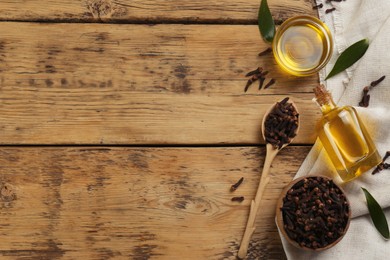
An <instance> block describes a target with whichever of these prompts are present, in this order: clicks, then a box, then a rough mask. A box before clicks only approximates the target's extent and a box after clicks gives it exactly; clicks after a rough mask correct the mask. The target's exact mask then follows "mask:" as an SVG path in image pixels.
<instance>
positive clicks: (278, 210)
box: [276, 175, 351, 251]
mask: <svg viewBox="0 0 390 260" xmlns="http://www.w3.org/2000/svg"><path fill="white" fill-rule="evenodd" d="M317 177H320V178H323V179H324V180H325V181H326V180H330V181H332V179H330V178H328V177H325V176H322V175H311V176H304V177H301V178H298V179H296V180H293V181H292V182H290V183H289V184H288V185H287V186H286V187H285V188H284V189H283V191H282V193H281V194H280V197H279V199H278V202H277V206H276V222H277V225H278V227H279V229H280V231H281V233H282V234H283V236H284V238H285V239H286V240H287V241H288V242H289V243H290V244H292V245H293V246H295V247H297V248H300V249H304V250H308V251H323V250H326V249H329V248H331V247H333V246H334V245H336V244H337V243H338V242H340V240H341V239H342V238H343V237H344V235H345V234H346V232H347V230H348V228H349V223H350V220H351V207H350V203H349V201H348V198H347V197H346V195H345V192H344V191H343V190H342V189H341V188H340V187H339V186H338V185H336V184H335V183H334V182H333V181H332V182H333V184H334V188H338V189H339V190H340V191H341V193H342V194H344V197H345V200H346V202H347V205H348V212H346V214H348V216H347V222H346V224H345V227H344V230H343V234H342V235H340V236H339V237H338V238H337V239H336V240H335V241H333V242H331V243H330V244H328V245H326V246H323V247H318V248H313V247H307V246H304V245H300V244H299V243H298V242H297V241H296V240H294V239H293V238H291V237H290V236H289V235H288V234H287V232H286V228H285V223H284V220H283V212H282V209H281V208H282V207H283V204H284V202H283V199H284V198H285V197H286V196H287V193H288V191H289V190H290V189H291V188H292V187H293V186H294V185H295V184H296V183H298V182H299V181H301V180H304V179H306V178H317ZM311 219H313V218H311ZM289 232H290V233H291V232H292V231H289ZM304 232H306V231H304Z"/></svg>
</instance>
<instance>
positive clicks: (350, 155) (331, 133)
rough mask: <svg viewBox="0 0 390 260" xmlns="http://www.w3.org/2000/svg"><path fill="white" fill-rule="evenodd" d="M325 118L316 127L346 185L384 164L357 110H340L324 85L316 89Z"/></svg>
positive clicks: (342, 108) (317, 100)
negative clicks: (346, 182) (381, 163)
mask: <svg viewBox="0 0 390 260" xmlns="http://www.w3.org/2000/svg"><path fill="white" fill-rule="evenodd" d="M314 94H315V96H316V98H315V100H316V102H317V104H318V105H319V106H320V108H321V111H322V114H323V117H322V119H321V120H320V122H319V124H318V125H317V131H318V135H319V138H320V140H321V142H322V144H323V146H324V148H325V150H326V152H327V153H328V155H329V157H330V159H331V161H332V162H333V165H334V166H335V168H336V170H337V172H338V174H339V175H340V177H341V179H342V180H343V181H350V180H352V179H354V178H356V177H358V176H359V175H360V174H362V173H364V172H366V171H368V170H369V169H371V168H373V167H375V166H376V165H378V164H379V163H380V162H381V158H380V156H379V154H378V151H377V149H376V147H375V145H374V143H373V141H372V140H371V138H370V136H369V134H368V133H367V130H366V128H365V127H364V125H363V122H362V121H361V120H360V118H359V116H358V114H357V112H356V110H355V109H354V108H353V107H350V106H343V107H337V106H336V105H335V103H334V102H333V99H332V96H331V94H330V93H329V92H328V91H327V90H326V88H325V87H324V86H323V85H320V86H318V87H316V88H315V89H314Z"/></svg>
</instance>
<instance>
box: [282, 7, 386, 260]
mask: <svg viewBox="0 0 390 260" xmlns="http://www.w3.org/2000/svg"><path fill="white" fill-rule="evenodd" d="M321 3H322V4H323V5H324V7H323V8H321V9H319V15H320V19H321V20H322V21H324V22H325V23H326V24H327V25H328V26H329V28H330V30H331V32H332V34H333V37H334V42H335V44H334V47H335V48H334V53H333V56H332V59H331V61H330V62H329V64H328V65H327V66H326V68H324V69H323V70H322V71H321V73H320V80H321V82H322V83H324V84H325V85H326V86H327V88H328V89H329V90H330V92H331V93H332V94H333V97H334V100H335V102H336V103H337V104H338V105H352V106H355V107H356V106H357V105H358V103H359V101H360V100H361V97H362V90H363V87H364V86H367V85H369V84H370V82H371V81H373V80H376V79H378V78H380V77H381V76H383V75H386V79H385V80H384V81H382V83H380V84H379V85H378V86H376V87H375V88H373V89H372V90H371V91H370V92H369V94H370V95H371V99H370V106H369V107H368V108H359V107H357V110H358V113H359V115H360V116H361V118H362V120H363V121H364V123H365V125H366V127H367V129H368V131H369V133H370V134H371V136H372V138H373V140H374V142H375V144H376V146H377V148H378V151H379V153H380V155H381V156H384V154H385V153H386V151H389V150H390V0H376V1H374V0H346V1H342V2H330V3H327V2H326V0H317V4H321ZM332 7H335V8H336V10H335V11H333V12H331V13H328V14H325V10H326V9H329V8H332ZM363 38H368V39H369V41H370V46H369V48H368V50H367V52H366V54H365V55H364V56H363V58H361V59H360V60H359V61H358V62H357V63H355V65H354V66H352V67H350V68H349V69H347V70H346V71H345V72H342V73H341V74H339V75H337V76H335V77H333V78H331V79H328V80H327V81H325V82H324V78H325V76H326V75H327V74H328V73H329V72H330V70H331V69H332V68H333V65H334V62H335V61H336V59H337V57H338V56H339V54H340V53H341V52H342V51H343V50H345V49H346V48H347V47H348V46H350V45H351V44H353V43H355V42H356V41H359V40H361V39H363ZM326 157H327V155H326V153H325V152H324V150H323V148H322V145H321V143H320V142H319V140H317V141H316V143H315V145H314V147H313V149H312V150H311V151H310V153H309V154H308V156H307V158H306V159H305V161H304V162H303V164H302V166H301V168H300V169H299V171H298V173H297V175H296V176H295V177H296V178H297V177H300V176H304V175H310V174H325V175H329V176H331V175H332V174H329V173H331V172H335V169H334V168H333V166H331V165H327V164H326V163H325V161H326V159H327V158H326ZM389 163H390V159H389ZM371 172H372V170H370V171H368V172H366V173H364V174H363V175H362V176H361V177H359V178H358V179H355V180H353V181H351V182H349V183H346V184H341V185H342V187H343V188H344V190H345V191H346V193H347V196H348V199H349V200H350V202H351V209H352V221H351V224H350V227H349V230H348V232H347V234H346V235H345V237H344V238H343V239H342V240H341V241H340V242H339V243H338V244H337V245H336V246H334V247H332V248H331V249H328V250H325V251H323V252H319V253H312V252H306V251H303V250H300V249H297V248H295V247H293V246H291V245H290V244H288V243H287V241H285V240H284V239H282V242H283V247H284V249H285V252H286V255H287V257H288V259H294V260H295V259H299V260H303V259H321V260H322V259H329V260H336V259H347V260H348V259H354V260H356V259H365V260H366V259H390V241H386V240H384V239H383V238H382V237H381V235H380V234H379V233H378V232H377V230H376V229H375V227H374V225H373V223H372V221H371V219H370V217H369V215H368V209H367V205H366V200H365V197H364V194H363V192H362V190H361V187H365V188H366V189H367V190H368V191H370V192H371V194H372V195H373V196H374V197H375V198H376V199H377V201H378V202H379V204H380V205H381V206H382V207H383V208H387V209H385V214H386V217H387V219H388V221H390V170H383V171H381V172H379V173H377V174H376V175H372V174H371ZM335 181H336V182H340V179H336V180H335Z"/></svg>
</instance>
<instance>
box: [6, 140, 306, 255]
mask: <svg viewBox="0 0 390 260" xmlns="http://www.w3.org/2000/svg"><path fill="white" fill-rule="evenodd" d="M308 151H309V147H304V146H299V147H293V146H292V147H287V148H286V149H284V150H282V151H281V152H280V154H279V155H278V156H277V158H276V159H275V161H274V164H273V165H274V167H273V168H272V169H271V173H270V174H271V180H270V183H269V185H268V186H267V188H266V191H265V195H264V197H263V198H264V199H263V201H262V206H261V208H262V211H261V214H260V215H259V217H258V220H257V227H258V229H257V231H256V233H255V236H254V239H253V242H252V244H251V248H250V252H249V254H250V255H251V256H252V257H253V259H258V258H257V257H260V259H271V258H272V259H281V258H284V253H283V249H282V246H281V242H280V238H279V235H278V233H277V230H276V226H275V222H274V214H275V203H276V201H277V197H278V196H279V194H280V192H281V189H282V187H283V186H285V185H286V184H287V183H288V182H289V181H290V180H291V179H292V177H293V176H294V174H295V173H296V171H297V169H298V167H299V166H300V164H301V162H302V160H303V159H304V157H305V156H306V154H307V152H308ZM264 155H265V149H264V147H236V148H162V149H161V148H109V147H102V148H93V147H79V148H60V147H58V148H53V147H41V148H34V147H1V148H0V207H1V211H0V226H1V229H0V236H1V238H2V243H1V244H0V255H1V256H2V259H15V258H19V257H20V258H22V257H29V258H36V259H56V258H61V259H62V258H63V259H83V258H86V259H109V258H111V257H112V258H116V257H120V258H125V257H126V258H129V257H130V258H131V259H149V257H150V258H151V259H196V260H198V259H235V255H236V252H237V250H238V245H239V242H240V240H241V236H242V234H243V231H244V228H245V223H246V220H247V216H248V213H249V205H250V201H251V199H252V198H254V195H255V192H256V190H257V185H258V181H259V179H260V175H261V174H260V173H261V169H262V165H263V161H264ZM240 177H244V182H243V184H242V185H241V186H240V187H239V188H238V189H237V190H236V191H235V192H234V193H232V192H230V190H229V189H230V186H231V185H232V184H233V183H235V182H236V181H237V180H238V179H239V178H240ZM233 196H245V200H244V201H243V202H242V203H237V202H231V200H230V199H231V198H232V197H233ZM7 257H8V258H7Z"/></svg>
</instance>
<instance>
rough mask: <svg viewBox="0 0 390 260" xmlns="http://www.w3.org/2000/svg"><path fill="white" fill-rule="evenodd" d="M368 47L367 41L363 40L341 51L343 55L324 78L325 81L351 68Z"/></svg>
mask: <svg viewBox="0 0 390 260" xmlns="http://www.w3.org/2000/svg"><path fill="white" fill-rule="evenodd" d="M368 45H369V42H368V39H363V40H360V41H358V42H355V43H354V44H352V45H351V46H349V47H348V48H347V49H346V50H345V51H343V53H341V55H340V57H339V58H338V59H337V61H336V63H335V65H334V67H333V69H332V70H331V72H330V73H329V75H328V76H327V77H326V78H325V80H327V79H329V78H330V77H333V76H334V75H336V74H338V73H340V72H342V71H343V70H345V69H346V68H349V67H351V66H352V65H353V64H354V63H355V62H357V61H358V60H359V59H360V58H361V57H363V55H364V53H366V51H367V49H368Z"/></svg>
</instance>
